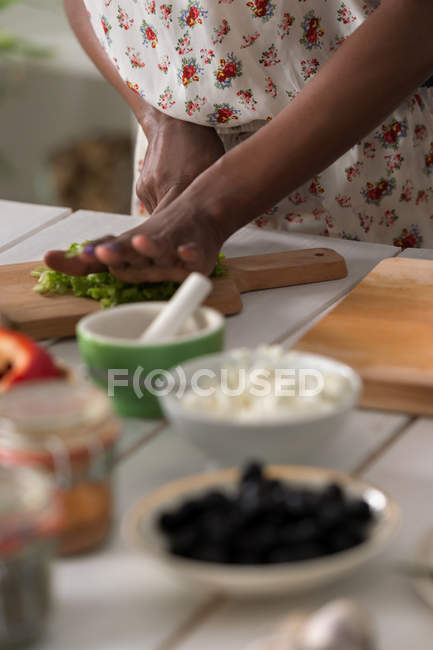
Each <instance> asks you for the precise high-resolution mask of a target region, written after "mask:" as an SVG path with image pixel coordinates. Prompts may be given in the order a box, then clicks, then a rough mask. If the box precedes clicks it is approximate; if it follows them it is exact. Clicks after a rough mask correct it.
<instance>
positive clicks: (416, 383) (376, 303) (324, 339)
mask: <svg viewBox="0 0 433 650" xmlns="http://www.w3.org/2000/svg"><path fill="white" fill-rule="evenodd" d="M295 348H296V349H298V350H304V351H306V350H308V351H309V352H315V353H317V354H324V355H327V356H330V357H334V358H335V359H338V360H340V361H343V362H344V363H347V364H349V365H350V366H352V367H354V368H355V369H356V370H358V371H359V372H360V374H361V376H362V378H363V380H364V395H363V399H362V405H363V406H366V407H371V408H380V409H387V410H395V411H405V412H408V413H414V414H424V415H433V262H432V261H427V260H412V259H404V258H401V257H397V258H390V259H387V260H384V261H383V262H380V264H378V266H376V268H375V269H373V271H372V272H371V273H370V274H369V275H368V276H367V277H366V278H365V279H364V280H363V281H362V282H361V283H360V284H359V285H358V286H357V287H356V288H355V289H354V290H353V291H352V292H351V293H350V294H349V295H348V296H347V297H346V298H345V299H344V300H343V301H342V302H341V303H340V304H339V305H338V306H337V307H336V308H335V309H333V310H332V311H331V312H330V313H329V314H327V315H326V316H325V317H324V318H323V319H322V320H321V321H319V323H318V324H317V325H315V326H314V327H313V328H312V329H311V330H310V331H309V332H307V334H306V335H305V336H304V337H303V338H302V339H301V340H300V341H298V343H297V344H296V345H295Z"/></svg>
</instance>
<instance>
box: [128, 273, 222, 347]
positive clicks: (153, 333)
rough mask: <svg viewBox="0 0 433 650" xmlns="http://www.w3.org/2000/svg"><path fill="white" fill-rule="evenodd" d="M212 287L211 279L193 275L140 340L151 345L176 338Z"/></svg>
mask: <svg viewBox="0 0 433 650" xmlns="http://www.w3.org/2000/svg"><path fill="white" fill-rule="evenodd" d="M212 287H213V285H212V282H211V281H210V280H209V278H206V277H205V276H204V275H202V274H201V273H191V274H190V275H189V276H188V277H187V278H186V280H185V281H184V282H183V283H182V284H181V285H180V287H179V289H178V290H177V291H176V293H175V294H174V296H173V297H172V298H171V300H169V302H168V303H167V304H166V306H165V307H164V308H163V309H162V310H161V311H160V312H159V314H158V316H156V318H154V320H153V321H152V322H151V324H150V325H149V327H148V328H147V329H146V330H145V331H144V332H143V334H142V335H141V336H140V337H139V339H138V340H139V341H140V342H142V343H150V342H152V341H158V340H159V339H164V338H172V337H173V336H175V335H176V334H177V333H178V332H179V330H180V328H181V327H182V325H183V324H184V322H185V321H186V320H188V318H189V317H190V316H192V314H193V313H194V312H195V311H196V309H197V308H198V307H200V305H201V304H202V302H203V301H204V300H205V299H206V298H207V297H208V295H209V294H210V292H211V291H212Z"/></svg>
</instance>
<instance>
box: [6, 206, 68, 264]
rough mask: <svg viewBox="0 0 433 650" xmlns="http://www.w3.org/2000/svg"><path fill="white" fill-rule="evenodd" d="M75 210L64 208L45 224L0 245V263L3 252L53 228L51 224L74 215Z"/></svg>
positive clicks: (53, 224)
mask: <svg viewBox="0 0 433 650" xmlns="http://www.w3.org/2000/svg"><path fill="white" fill-rule="evenodd" d="M72 214H73V212H72V210H70V209H69V208H64V211H63V212H62V213H61V214H59V215H57V216H55V217H53V218H52V219H49V220H48V221H46V222H45V223H43V224H40V225H39V226H36V228H33V229H32V230H28V231H27V232H26V233H25V234H23V235H20V236H19V237H17V238H16V239H13V240H12V241H11V242H9V243H8V244H5V245H4V246H0V264H1V255H2V253H6V252H9V251H11V250H12V249H13V248H15V246H18V244H22V243H23V242H24V241H27V239H31V238H32V237H33V236H34V235H38V234H39V233H40V232H43V231H44V230H46V229H47V228H51V226H55V225H57V224H58V223H60V222H61V221H64V220H65V219H67V218H68V217H70V216H72Z"/></svg>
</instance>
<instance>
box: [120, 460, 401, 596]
mask: <svg viewBox="0 0 433 650" xmlns="http://www.w3.org/2000/svg"><path fill="white" fill-rule="evenodd" d="M266 472H267V475H268V476H270V477H272V478H277V479H283V480H286V481H290V482H291V483H294V484H297V485H302V486H304V487H308V488H312V489H319V488H320V487H322V486H324V485H326V484H328V483H329V482H338V483H339V484H340V485H341V486H342V487H343V489H344V490H345V491H346V493H347V494H349V495H351V496H353V497H363V498H364V499H365V500H366V501H367V502H368V503H369V505H370V507H371V508H372V509H373V511H374V513H375V517H376V522H375V524H374V525H373V527H372V529H371V531H370V535H369V538H368V540H367V541H366V542H364V543H363V544H360V545H359V546H356V547H354V548H353V549H350V550H347V551H342V552H341V553H336V554H335V555H330V556H327V557H324V558H318V559H315V560H306V561H303V562H294V563H286V564H276V565H273V566H269V565H267V566H249V567H248V566H242V567H236V566H232V565H225V564H211V563H207V562H199V561H194V560H188V559H183V558H180V557H176V556H174V555H171V554H170V553H169V552H168V551H167V550H166V540H165V538H164V537H163V535H162V534H161V533H160V532H159V530H158V529H157V526H156V518H157V516H158V514H159V513H160V512H161V511H164V510H170V509H172V508H174V507H176V506H177V505H179V504H180V503H181V502H183V501H184V500H185V499H189V498H193V497H197V496H200V494H202V493H204V492H206V491H208V490H209V489H210V488H216V487H218V488H221V487H224V488H225V489H228V490H230V489H233V488H234V486H235V484H236V483H237V480H238V478H239V471H238V470H235V469H229V470H222V471H218V472H207V473H205V474H199V475H197V476H191V477H188V478H185V479H181V480H179V481H176V482H174V483H169V484H167V485H165V486H164V487H162V488H160V489H158V490H156V491H155V492H153V493H152V494H150V495H149V496H146V497H144V498H143V499H141V500H140V501H139V502H138V503H137V504H136V505H135V506H134V507H132V508H131V510H130V511H129V512H128V513H127V515H126V517H125V519H124V522H123V533H124V535H125V536H126V538H127V539H128V541H129V542H130V543H131V544H132V545H133V546H135V547H136V548H138V549H141V550H142V551H144V552H145V554H146V555H147V556H148V557H150V558H153V559H154V560H155V561H157V562H158V563H160V564H162V565H164V566H166V567H167V568H168V569H171V570H173V571H175V572H177V573H178V574H179V576H181V577H182V578H184V579H186V580H187V581H189V582H191V583H195V584H200V585H203V586H206V587H210V588H212V589H217V590H221V591H223V592H227V593H229V594H232V595H234V596H240V597H251V598H255V597H265V596H274V595H277V594H283V593H295V592H299V591H301V590H306V589H311V588H315V587H318V586H319V585H322V584H324V583H327V582H331V581H333V580H336V579H337V578H339V577H340V576H342V575H344V574H346V573H349V572H351V571H353V570H354V569H356V568H358V567H360V566H361V565H362V564H364V563H365V562H366V561H367V560H370V559H371V558H372V557H374V556H376V555H377V554H378V553H379V552H380V551H382V550H383V549H384V548H385V547H386V545H387V544H388V542H389V540H390V538H391V537H392V535H393V533H394V532H395V531H396V528H397V525H398V523H399V520H400V509H399V507H398V505H397V504H396V503H395V502H394V501H393V500H392V499H390V497H388V496H387V495H386V494H385V493H384V492H382V491H381V490H379V489H378V488H376V487H374V486H373V485H371V484H369V483H366V482H364V481H361V480H358V479H354V478H352V477H350V476H349V475H347V474H341V473H339V472H334V471H331V470H325V469H319V468H314V467H300V466H298V467H296V466H292V467H291V466H271V467H268V468H267V470H266Z"/></svg>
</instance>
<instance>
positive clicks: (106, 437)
mask: <svg viewBox="0 0 433 650" xmlns="http://www.w3.org/2000/svg"><path fill="white" fill-rule="evenodd" d="M119 433H120V426H119V422H118V420H117V419H115V418H114V416H113V414H112V411H111V405H110V402H109V400H108V398H107V397H106V396H105V395H104V394H103V393H101V392H100V391H98V390H97V389H94V388H92V387H90V386H87V385H74V384H66V383H65V382H62V381H53V382H50V381H48V382H47V381H45V382H41V383H37V384H36V383H32V384H28V385H26V386H22V387H20V388H16V389H14V390H12V391H11V392H9V393H7V395H4V396H2V397H0V461H1V462H3V463H8V464H13V465H17V466H32V467H38V468H42V469H44V470H45V471H47V472H49V473H51V474H52V475H53V477H54V479H55V483H56V486H57V492H58V498H59V500H60V503H61V505H62V509H63V524H62V528H61V531H60V534H59V553H60V554H61V555H72V554H77V553H82V552H84V551H88V550H91V549H93V548H95V547H97V546H99V545H100V544H101V543H102V542H103V541H104V540H105V539H106V537H107V535H108V532H109V530H110V524H111V519H112V481H111V479H112V468H113V458H114V446H115V445H114V443H115V442H116V440H117V438H118V436H119Z"/></svg>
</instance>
